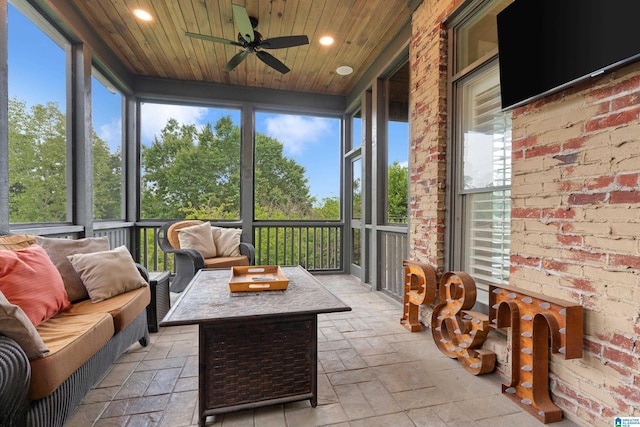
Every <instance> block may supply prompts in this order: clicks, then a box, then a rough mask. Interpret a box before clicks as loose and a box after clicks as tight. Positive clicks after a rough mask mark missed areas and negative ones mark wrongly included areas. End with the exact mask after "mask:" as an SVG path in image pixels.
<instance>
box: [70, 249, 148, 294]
mask: <svg viewBox="0 0 640 427" xmlns="http://www.w3.org/2000/svg"><path fill="white" fill-rule="evenodd" d="M68 258H69V261H70V262H71V265H73V268H74V269H75V270H76V271H77V272H78V274H79V275H80V278H81V279H82V282H83V283H84V286H85V288H87V291H88V292H89V297H90V298H91V302H100V301H103V300H106V299H108V298H111V297H114V296H116V295H120V294H123V293H125V292H127V291H131V290H133V289H138V288H141V287H143V286H147V282H146V281H145V280H144V279H143V278H142V276H141V275H140V272H139V271H138V268H137V267H136V264H135V262H134V261H133V258H132V257H131V254H130V253H129V250H128V249H127V248H126V246H120V247H117V248H115V249H113V250H110V251H102V252H93V253H89V254H77V255H70V256H68Z"/></svg>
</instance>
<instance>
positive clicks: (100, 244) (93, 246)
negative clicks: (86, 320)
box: [36, 236, 109, 302]
mask: <svg viewBox="0 0 640 427" xmlns="http://www.w3.org/2000/svg"><path fill="white" fill-rule="evenodd" d="M36 243H37V244H39V245H40V246H42V247H43V248H44V250H45V251H46V252H47V255H49V258H51V262H53V265H55V266H56V268H57V269H58V271H59V272H60V275H61V276H62V281H63V282H64V288H65V289H66V291H67V295H68V296H69V301H71V302H76V301H80V300H83V299H87V297H88V296H89V294H88V293H87V289H86V288H85V287H84V284H83V283H82V279H81V278H80V275H79V274H78V272H77V271H76V270H75V269H74V268H73V266H72V265H71V263H70V262H69V260H68V259H67V256H69V255H76V254H87V253H91V252H101V251H108V250H109V239H108V238H106V237H89V238H86V239H77V240H74V239H59V238H49V237H40V236H37V237H36Z"/></svg>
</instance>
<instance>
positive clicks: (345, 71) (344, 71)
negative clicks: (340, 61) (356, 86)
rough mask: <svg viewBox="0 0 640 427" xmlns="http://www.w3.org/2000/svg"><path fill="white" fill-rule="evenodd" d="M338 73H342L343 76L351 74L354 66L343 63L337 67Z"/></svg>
mask: <svg viewBox="0 0 640 427" xmlns="http://www.w3.org/2000/svg"><path fill="white" fill-rule="evenodd" d="M336 73H338V74H340V75H341V76H348V75H349V74H351V73H353V68H351V67H349V66H348V65H341V66H340V67H338V68H336Z"/></svg>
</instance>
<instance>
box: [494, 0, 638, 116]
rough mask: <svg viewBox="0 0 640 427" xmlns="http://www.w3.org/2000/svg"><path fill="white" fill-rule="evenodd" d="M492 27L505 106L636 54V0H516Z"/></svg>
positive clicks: (546, 92) (557, 88)
mask: <svg viewBox="0 0 640 427" xmlns="http://www.w3.org/2000/svg"><path fill="white" fill-rule="evenodd" d="M497 25H498V52H499V61H500V66H499V67H500V88H501V95H502V108H503V109H505V110H507V109H511V108H514V107H517V106H521V105H524V104H527V103H529V102H531V101H533V100H536V99H539V98H542V97H543V96H547V95H549V94H551V93H555V92H557V91H560V90H562V89H565V88H567V87H569V86H571V85H574V84H576V83H578V82H580V81H583V80H585V79H588V78H590V77H596V76H599V75H601V74H603V73H606V72H608V71H610V70H612V69H614V68H617V67H620V66H621V65H624V64H627V63H629V62H631V61H635V60H637V59H639V58H640V0H516V1H515V2H513V3H512V4H510V5H509V6H507V7H506V8H505V9H504V10H502V11H501V12H500V13H499V14H498V17H497Z"/></svg>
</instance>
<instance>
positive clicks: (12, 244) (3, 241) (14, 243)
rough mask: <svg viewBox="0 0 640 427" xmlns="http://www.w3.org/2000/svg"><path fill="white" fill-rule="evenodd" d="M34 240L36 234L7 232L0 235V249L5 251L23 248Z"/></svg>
mask: <svg viewBox="0 0 640 427" xmlns="http://www.w3.org/2000/svg"><path fill="white" fill-rule="evenodd" d="M35 242H36V236H32V235H30V234H7V235H5V236H0V249H2V250H5V251H15V250H16V249H23V248H26V247H27V246H29V245H33V244H34V243H35Z"/></svg>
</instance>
